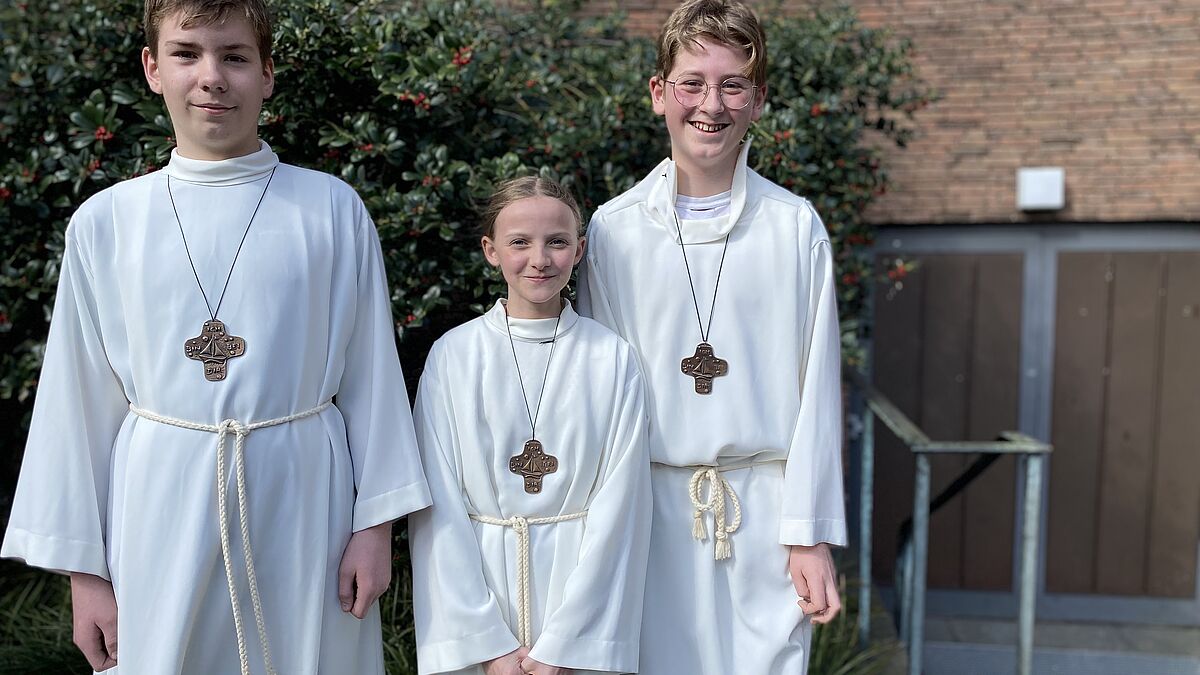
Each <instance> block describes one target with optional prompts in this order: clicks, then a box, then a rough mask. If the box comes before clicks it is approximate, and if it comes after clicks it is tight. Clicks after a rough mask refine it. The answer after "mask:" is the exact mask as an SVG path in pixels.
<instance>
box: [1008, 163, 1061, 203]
mask: <svg viewBox="0 0 1200 675" xmlns="http://www.w3.org/2000/svg"><path fill="white" fill-rule="evenodd" d="M1066 182H1067V172H1066V171H1065V170H1064V169H1063V168H1062V167H1058V166H1034V167H1021V168H1019V169H1017V208H1018V209H1020V210H1022V211H1055V210H1058V209H1061V208H1063V207H1064V206H1066Z"/></svg>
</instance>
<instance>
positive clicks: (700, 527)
mask: <svg viewBox="0 0 1200 675" xmlns="http://www.w3.org/2000/svg"><path fill="white" fill-rule="evenodd" d="M782 462H783V460H782V459H767V460H761V459H759V460H755V459H749V460H741V461H736V462H731V463H729V464H686V465H677V464H664V463H662V462H652V464H653V465H656V466H662V467H669V468H674V469H688V470H691V471H692V472H693V473H692V478H691V480H689V481H688V497H689V498H691V500H692V537H693V538H694V539H696V540H697V541H707V540H708V529H707V527H706V526H705V517H704V514H705V513H707V512H709V511H711V512H712V514H713V534H714V537H715V539H716V544H715V546H714V547H713V558H714V559H716V560H725V559H727V558H729V557H731V556H733V543H732V539H731V535H732V534H733V533H734V532H736V531H737V530H738V528H739V527H741V526H742V501H741V500H740V499H738V496H737V493H736V492H734V491H733V486H732V485H730V484H729V481H728V480H726V479H725V476H724V475H722V474H725V473H728V472H730V471H739V470H741V469H749V468H751V467H755V466H766V465H769V464H775V463H782ZM705 483H708V499H704V498H703V493H704V484H705ZM729 508H732V509H733V519H732V520H731V521H729V522H728V523H727V522H726V511H727V509H729Z"/></svg>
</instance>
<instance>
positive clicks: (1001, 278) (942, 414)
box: [872, 254, 1023, 590]
mask: <svg viewBox="0 0 1200 675" xmlns="http://www.w3.org/2000/svg"><path fill="white" fill-rule="evenodd" d="M918 262H919V267H918V269H917V270H916V271H915V272H913V273H912V274H910V275H909V276H908V277H907V278H905V279H904V280H903V288H902V289H899V290H896V289H895V288H893V287H891V286H890V285H888V284H883V285H881V286H880V287H879V288H877V289H876V296H875V297H876V299H875V335H874V341H873V343H874V363H873V373H874V381H875V384H876V386H877V387H879V388H880V390H881V391H882V392H883V393H884V394H885V395H886V396H888V397H889V398H891V400H892V401H893V402H895V403H896V405H897V406H899V407H900V409H901V410H902V411H903V412H904V413H905V414H906V415H908V416H909V417H910V418H911V419H912V420H913V421H914V422H916V423H917V424H918V425H919V426H920V427H921V428H922V429H924V430H925V432H926V433H927V434H929V436H930V437H932V438H934V439H940V440H993V439H994V438H995V437H996V435H997V434H998V433H999V432H1000V431H1004V430H1008V429H1016V428H1017V415H1018V392H1019V386H1020V350H1021V321H1022V317H1021V307H1022V292H1023V288H1022V287H1023V281H1022V279H1023V256H1022V255H1020V254H994V255H969V254H968V255H959V254H954V255H951V254H946V255H926V256H920V257H919V258H918ZM876 429H877V430H878V431H877V432H876V460H875V462H876V472H875V516H874V522H873V529H874V533H875V536H874V547H873V560H872V565H873V568H874V569H875V571H876V578H877V579H878V580H879V581H881V582H883V583H890V580H891V577H892V574H893V569H894V565H895V555H896V544H897V529H898V527H899V525H900V523H901V521H902V520H904V519H905V518H907V517H909V516H910V515H911V513H912V487H913V459H912V455H911V453H910V452H909V451H908V450H907V449H906V448H905V447H904V446H902V445H901V444H900V443H899V441H898V440H897V439H896V438H895V437H894V436H892V435H891V434H890V433H889V432H888V431H887V430H886V428H884V427H883V426H882V425H876ZM974 460H975V457H974V456H971V457H935V458H933V492H934V494H937V493H938V492H939V491H940V490H941V489H942V488H943V487H945V486H946V485H947V484H948V483H949V482H950V481H951V480H953V479H954V478H955V477H956V476H957V475H958V474H959V473H961V472H962V470H963V469H964V468H965V467H966V466H967V465H968V464H969V463H970V462H972V461H974ZM1014 471H1015V464H1014V460H1013V459H1012V458H1003V459H1001V460H1000V461H999V462H998V463H997V464H995V465H993V466H992V467H991V468H990V469H989V470H988V472H987V473H985V474H984V475H983V476H981V477H980V478H979V479H977V480H976V481H975V482H974V483H973V484H972V485H971V486H970V487H969V488H967V490H966V491H965V492H964V493H963V494H962V495H960V496H959V497H958V498H957V499H955V500H954V501H952V502H950V503H948V504H947V505H946V506H944V507H943V508H942V509H941V510H940V511H938V512H937V513H935V514H934V515H933V517H932V518H931V520H930V532H929V542H930V543H929V546H930V555H929V584H930V586H931V587H934V588H967V589H986V590H1009V589H1010V588H1011V586H1012V573H1013V571H1012V551H1013V528H1014V494H1015V488H1014V486H1015V473H1014Z"/></svg>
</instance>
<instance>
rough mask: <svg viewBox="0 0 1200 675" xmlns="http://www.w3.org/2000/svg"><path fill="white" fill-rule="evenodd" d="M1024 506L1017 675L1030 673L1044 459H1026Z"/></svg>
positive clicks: (1030, 456)
mask: <svg viewBox="0 0 1200 675" xmlns="http://www.w3.org/2000/svg"><path fill="white" fill-rule="evenodd" d="M1023 461H1024V463H1025V473H1024V476H1025V504H1024V513H1023V515H1022V519H1021V587H1020V600H1021V604H1020V611H1019V615H1018V620H1017V631H1018V634H1017V675H1032V673H1033V628H1034V614H1033V613H1034V604H1035V602H1036V600H1037V572H1038V570H1037V565H1038V541H1039V527H1040V525H1041V519H1042V477H1043V473H1044V471H1045V463H1046V456H1045V455H1027V456H1025V457H1024V458H1023Z"/></svg>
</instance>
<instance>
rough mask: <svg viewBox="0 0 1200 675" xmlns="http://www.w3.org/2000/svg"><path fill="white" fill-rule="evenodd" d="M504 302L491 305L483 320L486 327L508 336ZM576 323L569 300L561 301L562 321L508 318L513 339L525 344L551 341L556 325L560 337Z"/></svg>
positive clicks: (577, 316)
mask: <svg viewBox="0 0 1200 675" xmlns="http://www.w3.org/2000/svg"><path fill="white" fill-rule="evenodd" d="M504 302H505V301H504V300H497V301H496V304H495V305H492V308H491V309H490V310H488V313H487V314H485V315H484V319H485V320H486V321H487V322H488V325H490V326H491V327H493V328H495V329H496V330H498V331H500V332H501V333H504V334H505V335H508V327H506V326H505V323H504V314H505V311H504ZM578 322H579V315H578V314H576V313H575V308H573V307H571V301H570V300H563V309H562V321H559V320H558V319H557V318H549V319H518V318H517V317H515V316H513V317H508V325H509V326H511V327H512V336H513V339H514V340H522V341H525V342H545V341H546V340H550V339H552V338H553V337H554V324H556V323H557V324H558V335H559V337H561V336H563V335H565V334H566V333H567V331H569V330H571V329H572V328H574V327H575V324H576V323H578Z"/></svg>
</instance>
